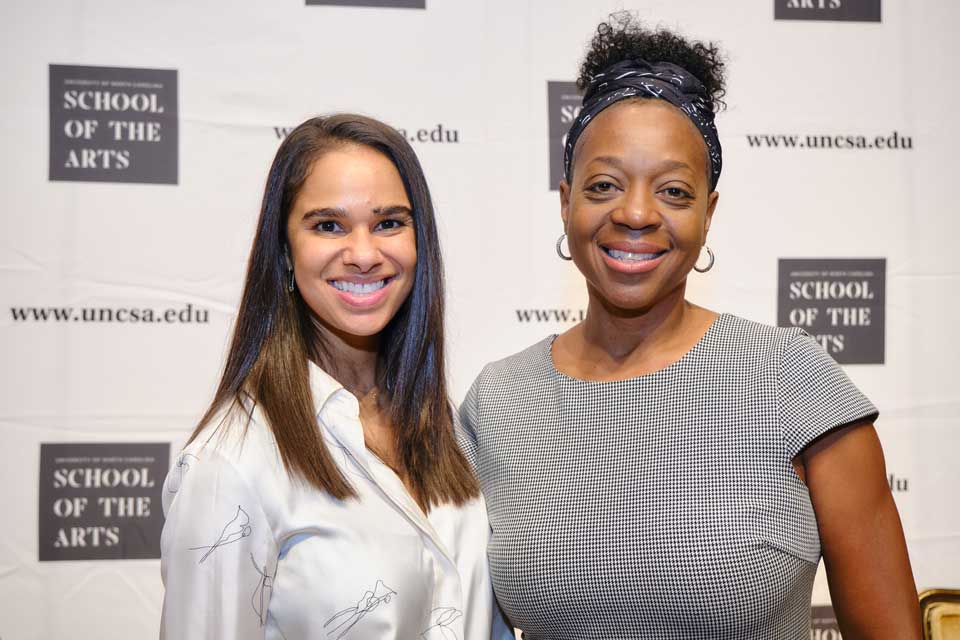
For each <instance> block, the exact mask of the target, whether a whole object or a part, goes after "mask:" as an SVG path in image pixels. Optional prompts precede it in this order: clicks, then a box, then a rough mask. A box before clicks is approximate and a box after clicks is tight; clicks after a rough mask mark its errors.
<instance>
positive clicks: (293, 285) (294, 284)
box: [287, 269, 297, 293]
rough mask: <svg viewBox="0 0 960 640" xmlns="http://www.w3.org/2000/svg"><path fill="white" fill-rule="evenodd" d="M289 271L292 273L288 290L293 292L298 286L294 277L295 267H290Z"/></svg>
mask: <svg viewBox="0 0 960 640" xmlns="http://www.w3.org/2000/svg"><path fill="white" fill-rule="evenodd" d="M287 271H288V272H289V273H290V282H288V283H287V291H288V292H290V293H293V292H294V290H295V289H296V288H297V283H296V281H295V280H294V279H293V269H288V270H287Z"/></svg>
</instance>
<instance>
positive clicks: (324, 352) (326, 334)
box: [313, 319, 380, 398]
mask: <svg viewBox="0 0 960 640" xmlns="http://www.w3.org/2000/svg"><path fill="white" fill-rule="evenodd" d="M313 324H314V326H315V327H316V333H317V347H318V348H316V349H315V352H316V353H317V354H318V359H319V362H317V364H319V365H320V366H322V367H323V369H324V370H325V371H326V372H327V373H329V374H330V375H331V376H333V378H334V379H335V380H336V381H337V382H339V383H340V384H342V385H343V387H344V388H345V389H346V390H347V391H349V392H350V393H352V394H353V395H355V396H356V397H357V398H363V397H364V396H366V395H367V394H369V393H370V392H371V391H373V390H375V388H376V385H377V353H378V351H379V349H380V335H379V334H377V335H373V336H355V335H351V334H347V333H343V332H340V331H337V330H336V329H334V328H332V327H329V326H327V325H325V324H323V323H321V322H319V321H317V320H316V319H314V322H313Z"/></svg>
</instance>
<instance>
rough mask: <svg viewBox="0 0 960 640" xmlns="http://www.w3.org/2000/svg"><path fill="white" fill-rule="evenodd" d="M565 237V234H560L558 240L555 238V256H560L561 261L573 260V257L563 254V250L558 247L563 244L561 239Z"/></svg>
mask: <svg viewBox="0 0 960 640" xmlns="http://www.w3.org/2000/svg"><path fill="white" fill-rule="evenodd" d="M566 237H567V234H565V233H564V234H561V235H560V237H559V238H557V255H558V256H560V259H561V260H573V256H571V255H568V254H566V253H564V252H563V248H562V247H561V246H560V245H562V244H563V239H564V238H566Z"/></svg>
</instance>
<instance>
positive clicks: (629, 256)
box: [607, 249, 660, 262]
mask: <svg viewBox="0 0 960 640" xmlns="http://www.w3.org/2000/svg"><path fill="white" fill-rule="evenodd" d="M607 253H608V254H609V255H610V257H611V258H613V259H615V260H623V261H626V262H644V261H645V260H653V259H654V258H656V257H657V256H659V255H660V254H659V253H630V252H629V251H617V250H616V249H607Z"/></svg>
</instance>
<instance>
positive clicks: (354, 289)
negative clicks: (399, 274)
mask: <svg viewBox="0 0 960 640" xmlns="http://www.w3.org/2000/svg"><path fill="white" fill-rule="evenodd" d="M331 284H332V285H333V287H334V289H337V290H338V291H346V292H347V293H355V294H359V295H365V294H368V293H373V292H374V291H379V290H380V289H383V288H384V287H385V286H387V281H386V280H377V281H376V282H367V283H364V284H360V283H356V282H347V281H346V280H333V281H332V282H331Z"/></svg>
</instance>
